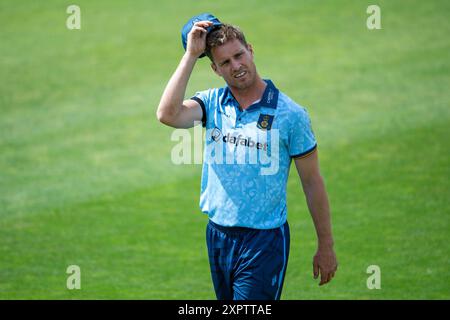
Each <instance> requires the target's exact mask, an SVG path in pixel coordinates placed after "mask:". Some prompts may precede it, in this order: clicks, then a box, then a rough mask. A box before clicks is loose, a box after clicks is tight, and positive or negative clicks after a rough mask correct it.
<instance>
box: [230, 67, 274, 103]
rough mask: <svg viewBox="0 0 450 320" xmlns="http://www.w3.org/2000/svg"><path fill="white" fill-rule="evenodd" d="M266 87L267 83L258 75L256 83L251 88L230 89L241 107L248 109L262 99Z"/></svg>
mask: <svg viewBox="0 0 450 320" xmlns="http://www.w3.org/2000/svg"><path fill="white" fill-rule="evenodd" d="M266 86H267V84H266V82H265V81H264V80H263V79H261V77H260V76H259V75H257V76H256V79H255V81H254V82H253V84H251V85H250V86H249V87H247V88H245V89H239V88H235V87H230V90H231V93H232V94H233V96H234V98H235V99H236V100H237V102H239V105H240V107H241V108H242V109H247V108H248V107H249V106H250V105H251V104H252V103H253V102H255V101H256V100H258V99H261V97H262V95H263V93H264V90H265V89H266Z"/></svg>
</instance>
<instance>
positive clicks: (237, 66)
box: [231, 59, 241, 72]
mask: <svg viewBox="0 0 450 320" xmlns="http://www.w3.org/2000/svg"><path fill="white" fill-rule="evenodd" d="M240 68H241V63H240V62H239V61H237V60H235V59H231V70H233V72H234V71H239V69H240Z"/></svg>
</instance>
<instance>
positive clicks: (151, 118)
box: [0, 0, 450, 299]
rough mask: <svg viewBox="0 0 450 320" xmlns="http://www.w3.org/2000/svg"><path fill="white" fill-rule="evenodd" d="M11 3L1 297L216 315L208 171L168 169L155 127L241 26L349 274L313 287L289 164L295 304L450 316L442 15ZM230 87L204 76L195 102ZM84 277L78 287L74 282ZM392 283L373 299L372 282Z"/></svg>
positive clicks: (334, 7)
mask: <svg viewBox="0 0 450 320" xmlns="http://www.w3.org/2000/svg"><path fill="white" fill-rule="evenodd" d="M152 2H153V1H144V0H142V1H133V2H132V4H131V3H130V2H126V1H109V2H108V3H107V4H106V3H104V2H101V1H77V4H78V5H79V6H80V7H81V19H82V22H81V26H82V29H81V30H79V31H69V30H67V29H66V28H65V20H66V18H67V16H68V15H67V14H66V13H65V11H66V7H67V5H68V4H66V3H63V2H61V1H45V2H33V1H21V2H12V1H0V20H1V21H2V28H1V31H0V50H1V52H2V54H1V57H0V68H1V70H2V76H1V78H0V110H1V116H0V132H1V135H0V137H1V139H0V155H1V156H0V299H49V298H50V299H214V298H215V295H214V292H213V288H212V283H211V280H210V275H209V266H208V261H207V254H206V244H205V237H204V235H205V224H206V217H205V216H204V215H202V214H201V213H200V212H199V209H198V199H199V190H200V174H201V167H200V166H199V165H188V166H175V165H173V164H172V163H171V161H170V152H171V149H172V147H173V146H174V145H175V142H173V141H171V140H170V134H171V132H172V130H171V129H170V128H167V127H165V126H163V125H161V124H159V123H158V122H157V120H156V118H155V111H156V106H157V104H158V102H159V98H160V95H161V93H162V90H163V89H164V86H165V84H166V82H167V80H168V79H169V77H170V75H171V73H172V72H173V71H174V69H175V67H176V65H177V63H178V61H179V59H180V57H181V55H182V53H183V52H182V47H181V41H180V35H179V31H180V28H181V26H182V25H183V23H184V22H185V21H186V20H187V19H189V18H190V17H191V16H192V15H194V14H197V13H199V12H205V11H211V12H213V13H214V14H215V15H217V16H218V17H219V18H220V19H222V20H223V21H227V22H232V23H234V24H237V25H239V26H241V28H242V29H243V30H244V32H245V33H246V36H247V38H248V40H249V42H250V43H252V44H253V47H254V49H255V55H256V57H255V58H256V63H257V67H258V70H259V72H260V74H261V75H262V76H263V77H265V78H271V79H272V80H273V81H274V82H275V84H276V85H277V86H278V87H279V88H280V89H281V90H282V91H284V92H285V93H287V94H288V95H289V96H291V97H292V98H293V99H294V100H296V101H297V102H298V103H300V104H302V105H304V106H306V107H307V109H308V111H309V113H310V115H311V118H312V122H313V127H314V131H315V133H316V136H317V138H318V141H319V145H320V147H319V154H320V160H321V170H322V174H323V176H324V178H325V181H326V185H327V189H328V193H329V198H330V203H331V208H332V218H333V228H334V235H335V243H336V245H335V246H336V252H337V255H338V260H339V271H338V273H337V275H336V278H335V279H334V280H333V281H332V282H331V283H330V284H329V285H327V286H325V287H318V286H317V284H318V283H317V281H314V280H313V279H312V268H311V261H312V256H313V255H314V251H315V246H316V239H315V232H314V227H313V224H312V222H311V218H310V216H309V213H308V211H307V208H306V204H305V200H304V196H303V193H302V190H301V186H300V182H299V179H298V176H297V174H296V171H295V169H294V167H293V168H292V170H291V176H290V179H289V187H288V189H289V193H288V206H289V221H290V225H291V235H292V239H291V254H290V258H289V266H288V270H287V275H286V281H285V287H284V290H283V295H282V298H283V299H449V298H450V285H449V284H450V272H449V267H450V257H449V253H448V252H449V245H448V243H449V240H450V237H449V231H450V228H449V214H450V212H449V211H450V210H449V205H450V203H449V182H448V178H449V176H450V172H449V167H450V163H449V150H450V143H449V142H448V136H449V134H450V111H449V109H448V107H449V102H450V97H449V94H448V88H449V85H450V78H449V74H450V73H449V71H450V70H449V67H450V63H449V59H448V52H449V50H450V41H449V40H448V33H449V31H450V23H449V22H448V17H447V12H448V10H449V9H450V8H449V7H450V6H449V4H448V3H447V2H446V1H427V2H423V1H408V2H406V1H398V0H397V1H378V3H377V4H378V5H379V6H380V7H381V13H382V29H381V30H376V31H369V30H368V29H367V28H366V18H367V14H366V8H367V6H368V5H370V4H373V3H372V2H364V1H362V2H361V1H321V2H320V4H318V3H317V2H316V1H294V0H292V1H288V0H281V1H276V2H272V1H271V2H261V1H256V0H253V1H222V2H214V3H211V2H207V1H195V2H194V1H173V0H172V1H164V2H161V1H158V2H156V1H154V3H152ZM221 85H223V83H222V81H221V79H219V78H218V77H216V76H215V75H214V74H213V73H212V72H211V70H210V67H209V65H208V62H207V61H206V60H201V61H199V63H198V65H197V66H196V69H195V71H194V74H193V76H192V79H191V82H190V84H189V87H188V90H187V93H186V95H187V96H189V95H191V94H193V93H194V92H195V91H197V90H203V89H206V88H208V87H215V86H221ZM71 264H76V265H79V266H80V268H81V288H82V289H81V290H72V291H70V290H68V289H67V288H66V279H67V276H68V275H67V274H66V268H67V266H69V265H71ZM373 264H375V265H379V266H380V268H381V287H382V289H381V290H368V289H367V287H366V280H367V277H368V276H369V275H368V274H366V268H367V267H368V266H369V265H373Z"/></svg>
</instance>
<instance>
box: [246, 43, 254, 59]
mask: <svg viewBox="0 0 450 320" xmlns="http://www.w3.org/2000/svg"><path fill="white" fill-rule="evenodd" d="M247 50H248V51H250V53H251V55H252V57H253V54H254V51H253V47H252V45H251V44H250V43H247Z"/></svg>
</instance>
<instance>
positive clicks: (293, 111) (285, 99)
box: [277, 91, 309, 122]
mask: <svg viewBox="0 0 450 320" xmlns="http://www.w3.org/2000/svg"><path fill="white" fill-rule="evenodd" d="M277 112H278V115H279V116H280V117H281V118H284V119H286V120H287V121H289V122H293V121H294V122H298V121H309V115H308V111H307V109H306V108H305V107H304V106H302V105H300V104H298V103H297V102H295V101H294V100H292V99H291V98H290V97H289V96H288V95H286V94H285V93H283V92H281V91H280V93H279V96H278V105H277Z"/></svg>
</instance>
